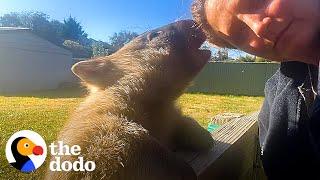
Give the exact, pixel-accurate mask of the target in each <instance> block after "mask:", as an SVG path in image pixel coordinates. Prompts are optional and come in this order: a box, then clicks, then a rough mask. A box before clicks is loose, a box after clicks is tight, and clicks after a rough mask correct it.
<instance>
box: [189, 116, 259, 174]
mask: <svg viewBox="0 0 320 180" xmlns="http://www.w3.org/2000/svg"><path fill="white" fill-rule="evenodd" d="M257 119H258V112H257V113H254V114H252V115H250V116H246V117H241V118H236V119H233V120H231V121H230V122H228V123H227V124H225V125H223V126H222V127H221V128H219V129H218V130H217V131H215V132H214V133H213V134H212V138H213V139H214V141H215V146H214V148H213V149H211V150H210V151H209V152H206V153H202V154H189V155H185V156H184V157H185V159H187V160H188V162H189V163H190V164H191V166H192V167H193V168H194V170H195V171H196V173H197V175H198V178H199V179H223V180H227V179H232V180H234V179H246V180H247V179H255V178H256V176H257V175H256V169H255V168H256V164H257V161H258V160H259V159H257V153H258V148H257V147H258V124H257ZM259 172H261V171H259ZM259 176H261V175H259Z"/></svg>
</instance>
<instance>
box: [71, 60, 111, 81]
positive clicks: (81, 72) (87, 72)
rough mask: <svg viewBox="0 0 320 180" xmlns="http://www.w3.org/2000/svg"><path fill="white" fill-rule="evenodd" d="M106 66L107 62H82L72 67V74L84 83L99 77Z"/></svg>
mask: <svg viewBox="0 0 320 180" xmlns="http://www.w3.org/2000/svg"><path fill="white" fill-rule="evenodd" d="M103 66H105V62H103V61H98V60H88V61H80V62H78V63H76V64H75V65H73V66H72V68H71V70H72V72H73V73H74V74H75V75H76V76H78V77H79V78H80V79H82V80H83V81H87V80H90V79H92V78H93V77H96V76H99V72H100V71H101V68H102V67H103Z"/></svg>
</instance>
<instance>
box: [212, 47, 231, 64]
mask: <svg viewBox="0 0 320 180" xmlns="http://www.w3.org/2000/svg"><path fill="white" fill-rule="evenodd" d="M212 59H213V61H227V60H228V59H229V53H228V49H227V48H219V49H218V51H217V52H216V53H215V54H214V55H213V57H212Z"/></svg>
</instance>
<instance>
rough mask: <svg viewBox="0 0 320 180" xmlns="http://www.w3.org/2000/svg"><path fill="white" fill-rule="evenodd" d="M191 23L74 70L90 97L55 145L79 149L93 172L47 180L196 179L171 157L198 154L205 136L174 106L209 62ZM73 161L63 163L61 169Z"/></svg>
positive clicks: (207, 142) (206, 144) (207, 144)
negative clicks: (179, 154)
mask: <svg viewBox="0 0 320 180" xmlns="http://www.w3.org/2000/svg"><path fill="white" fill-rule="evenodd" d="M204 41H205V37H204V34H203V33H202V32H201V31H200V30H199V29H198V28H197V26H196V25H195V23H194V22H193V21H192V20H184V21H179V22H176V23H173V24H169V25H167V26H164V27H162V28H159V29H156V30H152V31H150V32H146V33H144V34H142V35H140V36H138V37H137V38H135V39H134V40H132V41H131V42H130V43H128V44H127V45H125V46H124V47H123V48H121V49H120V50H119V51H117V52H116V53H114V54H112V55H110V56H106V57H100V58H96V59H92V60H88V61H82V62H79V63H77V64H75V65H74V66H73V68H72V71H73V72H74V73H75V74H76V75H77V76H78V77H79V78H80V79H81V80H82V81H83V82H84V84H85V85H86V86H87V87H88V88H89V89H90V94H89V96H88V97H87V98H86V100H85V101H84V102H83V103H82V104H81V105H80V106H79V107H78V109H77V110H76V111H75V112H74V114H73V115H72V117H71V119H70V121H69V122H68V123H67V125H66V126H65V127H64V129H63V130H62V131H61V132H60V134H59V137H58V140H59V141H63V142H64V143H65V144H68V145H70V146H72V145H80V146H81V148H82V151H81V156H83V157H84V159H85V160H90V161H94V162H95V163H96V169H95V170H94V171H93V172H72V171H70V172H51V171H50V170H48V172H47V175H46V179H60V180H62V179H81V178H83V179H125V180H127V179H162V180H163V179H196V174H195V172H194V171H193V169H192V168H191V167H190V166H189V165H188V164H187V163H185V162H184V161H183V160H182V159H180V158H178V157H177V156H176V154H175V153H174V152H175V151H205V150H208V149H210V148H212V146H213V140H212V138H211V135H210V134H209V133H208V132H207V131H206V130H205V129H203V128H202V127H201V126H200V125H199V124H198V123H197V122H196V121H195V120H193V119H192V118H190V117H186V116H183V115H182V114H181V112H180V110H179V109H178V108H177V107H176V105H175V101H176V99H177V98H178V97H179V96H180V95H181V94H182V93H183V91H184V90H185V88H186V87H187V86H188V84H189V83H190V81H191V80H192V79H193V78H194V77H195V76H196V75H197V74H198V72H199V71H200V70H201V69H202V67H203V66H204V65H205V64H206V63H207V61H208V59H209V58H210V51H209V50H200V49H199V47H200V46H201V44H202V43H203V42H204ZM76 158H77V157H72V156H63V157H61V161H65V160H68V161H71V162H72V161H74V160H75V159H76Z"/></svg>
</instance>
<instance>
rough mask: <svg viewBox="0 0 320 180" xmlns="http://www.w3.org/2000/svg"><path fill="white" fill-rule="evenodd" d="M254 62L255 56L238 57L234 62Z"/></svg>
mask: <svg viewBox="0 0 320 180" xmlns="http://www.w3.org/2000/svg"><path fill="white" fill-rule="evenodd" d="M255 60H256V58H255V56H251V55H246V56H240V57H238V59H236V61H239V62H255Z"/></svg>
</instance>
